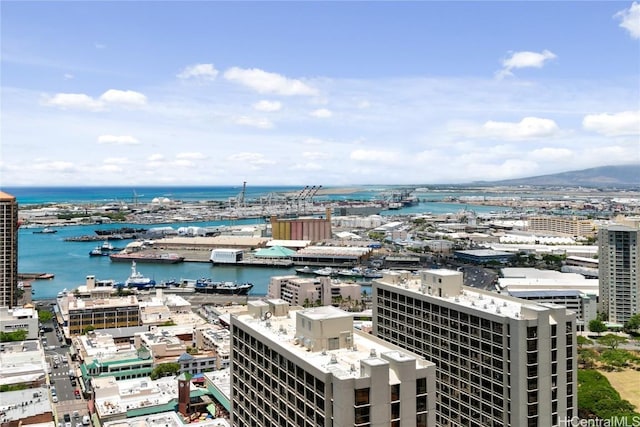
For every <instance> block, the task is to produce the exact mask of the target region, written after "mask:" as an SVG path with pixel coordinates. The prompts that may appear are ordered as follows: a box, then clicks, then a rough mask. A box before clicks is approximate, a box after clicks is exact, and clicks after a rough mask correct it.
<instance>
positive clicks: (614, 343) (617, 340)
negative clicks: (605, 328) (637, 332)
mask: <svg viewBox="0 0 640 427" xmlns="http://www.w3.org/2000/svg"><path fill="white" fill-rule="evenodd" d="M598 342H599V343H600V344H602V345H606V346H607V347H609V348H610V349H611V350H615V349H616V348H617V347H618V346H619V345H620V344H623V343H625V342H627V339H626V338H624V337H620V336H618V335H616V334H607V335H605V336H603V337H600V338H598Z"/></svg>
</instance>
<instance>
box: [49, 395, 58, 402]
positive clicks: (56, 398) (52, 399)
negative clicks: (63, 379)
mask: <svg viewBox="0 0 640 427" xmlns="http://www.w3.org/2000/svg"><path fill="white" fill-rule="evenodd" d="M51 401H52V402H53V403H58V396H56V395H55V394H54V395H52V396H51Z"/></svg>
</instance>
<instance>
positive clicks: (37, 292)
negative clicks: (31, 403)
mask: <svg viewBox="0 0 640 427" xmlns="http://www.w3.org/2000/svg"><path fill="white" fill-rule="evenodd" d="M390 188H393V187H370V188H362V189H358V191H356V192H353V193H350V194H343V193H342V192H337V193H336V194H328V195H324V196H323V197H324V198H326V199H328V200H375V199H380V198H383V197H384V195H385V193H386V192H388V191H389V189H390ZM241 190H242V188H241V187H171V188H160V187H142V188H138V189H135V193H136V197H138V200H139V201H151V200H152V199H153V198H154V197H169V198H171V199H175V200H183V201H188V202H195V201H200V200H227V199H228V198H229V197H235V196H237V195H238V193H239V191H241ZM2 191H4V192H6V193H9V194H12V195H14V196H15V197H16V198H17V200H18V204H19V205H21V206H22V205H33V204H47V203H60V202H67V203H77V204H80V203H102V202H110V201H124V202H128V201H130V200H132V197H133V195H134V193H133V191H134V190H133V189H130V188H124V187H51V188H47V187H38V188H34V187H15V188H3V189H2ZM295 191H300V188H293V187H247V189H246V193H245V197H246V198H247V199H257V198H259V197H261V196H265V195H267V194H269V193H287V192H295ZM455 194H456V193H453V192H452V193H448V192H445V193H443V192H434V193H428V194H420V195H419V197H420V198H421V199H425V200H429V201H428V202H420V203H419V204H417V205H414V206H411V207H407V208H403V209H399V210H391V211H385V212H382V215H405V214H416V213H426V212H431V213H434V214H441V213H449V212H451V213H454V212H457V211H460V210H461V209H462V208H464V207H465V206H464V205H460V204H456V203H444V202H439V201H438V200H442V199H444V197H446V196H450V195H455ZM467 208H469V207H467ZM472 208H473V210H474V211H476V212H478V213H484V212H489V211H494V210H496V211H500V210H504V208H502V207H496V206H473V207H472ZM262 221H263V220H262V219H247V220H235V221H233V224H231V223H230V222H228V221H209V222H198V223H173V224H154V225H145V226H140V225H137V224H122V223H119V224H109V225H87V226H68V227H60V228H57V230H58V232H57V233H55V234H38V233H34V231H37V229H33V228H22V229H20V230H19V231H18V271H19V272H20V273H53V274H54V278H53V279H50V280H34V281H32V282H31V286H32V289H33V291H34V293H33V299H34V300H38V299H48V298H54V297H55V296H56V295H57V294H58V292H60V291H62V290H64V289H74V288H76V287H77V286H79V285H81V284H84V283H85V280H86V277H87V276H88V275H93V276H95V277H96V278H97V279H99V280H103V279H104V280H106V279H113V280H116V281H124V280H126V279H127V277H129V275H130V273H131V265H130V264H128V263H121V262H111V260H110V259H109V257H90V256H89V251H91V249H93V248H94V247H95V246H97V245H98V244H99V242H67V241H65V240H64V239H65V238H67V237H77V236H82V235H92V234H95V230H96V229H105V228H120V227H124V226H131V227H137V228H140V227H146V228H151V227H155V226H160V225H165V226H166V225H168V226H172V227H173V228H178V227H181V226H188V225H195V226H216V225H241V224H243V223H245V224H255V223H259V222H262ZM127 243H130V241H128V240H119V241H114V242H113V245H114V246H118V247H124V246H125V245H126V244H127ZM137 267H138V271H139V272H141V273H142V274H144V275H145V276H148V277H151V278H153V279H155V280H156V281H158V282H159V281H163V280H169V279H196V278H199V277H211V278H213V279H214V280H221V281H236V282H250V283H253V285H254V287H253V289H252V292H251V294H252V295H256V296H257V295H266V293H267V290H268V283H269V279H270V278H271V277H272V276H276V275H288V274H295V269H294V268H289V269H282V268H261V267H231V266H229V267H227V266H224V267H223V266H212V265H211V264H210V263H194V262H185V263H179V264H171V265H167V264H138V266H137Z"/></svg>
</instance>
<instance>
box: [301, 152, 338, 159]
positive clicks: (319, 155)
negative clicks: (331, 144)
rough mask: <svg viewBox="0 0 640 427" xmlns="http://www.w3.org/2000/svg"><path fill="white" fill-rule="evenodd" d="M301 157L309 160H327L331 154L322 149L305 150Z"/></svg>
mask: <svg viewBox="0 0 640 427" xmlns="http://www.w3.org/2000/svg"><path fill="white" fill-rule="evenodd" d="M302 157H304V158H305V159H309V160H327V159H330V158H331V154H329V153H327V152H323V151H305V152H303V153H302Z"/></svg>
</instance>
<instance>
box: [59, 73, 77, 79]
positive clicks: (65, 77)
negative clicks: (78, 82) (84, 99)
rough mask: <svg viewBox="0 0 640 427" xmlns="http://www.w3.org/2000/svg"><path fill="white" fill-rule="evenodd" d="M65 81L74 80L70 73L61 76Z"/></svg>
mask: <svg viewBox="0 0 640 427" xmlns="http://www.w3.org/2000/svg"><path fill="white" fill-rule="evenodd" d="M62 77H63V78H64V79H65V80H72V79H74V78H75V76H74V75H73V74H71V73H64V75H63V76H62Z"/></svg>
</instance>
